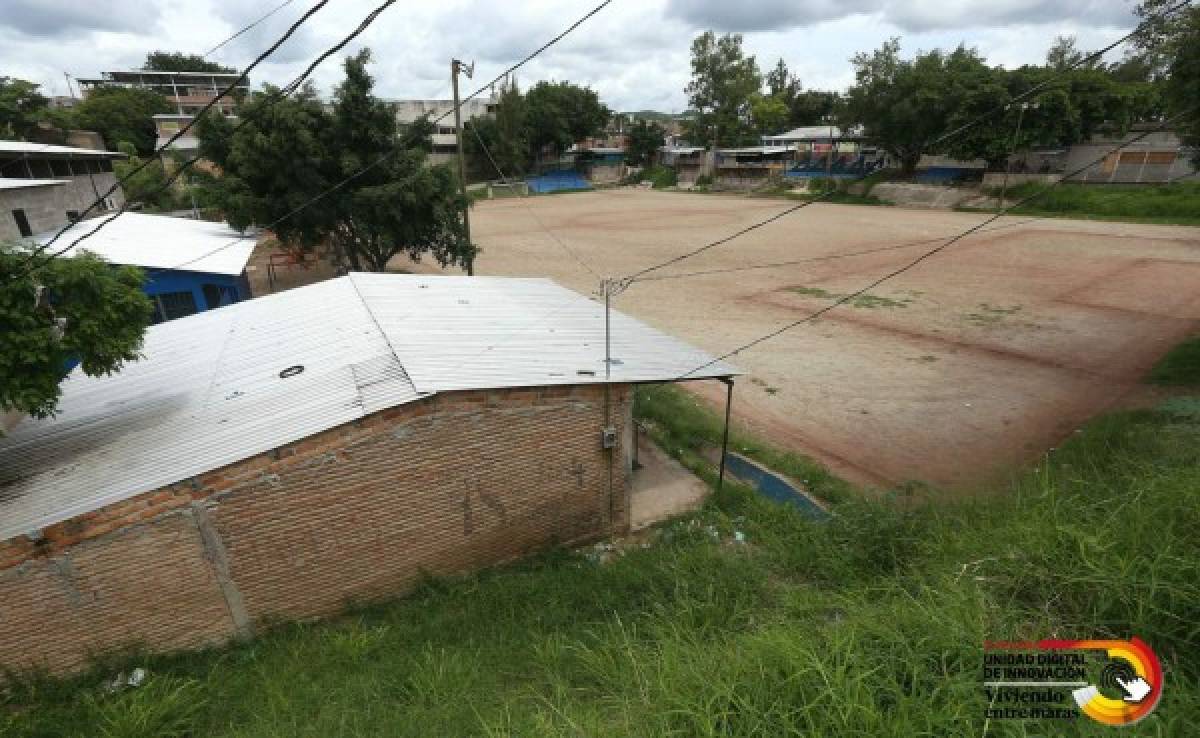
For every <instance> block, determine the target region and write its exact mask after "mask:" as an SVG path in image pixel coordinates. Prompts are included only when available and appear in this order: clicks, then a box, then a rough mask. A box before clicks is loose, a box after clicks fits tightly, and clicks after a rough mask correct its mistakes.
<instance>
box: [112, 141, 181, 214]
mask: <svg viewBox="0 0 1200 738" xmlns="http://www.w3.org/2000/svg"><path fill="white" fill-rule="evenodd" d="M117 148H118V149H119V150H120V151H122V152H123V153H125V154H126V155H128V157H129V158H128V159H126V160H125V161H118V162H115V163H114V164H113V171H114V173H115V174H116V175H117V179H119V180H121V189H122V190H123V191H124V192H125V199H126V200H128V201H130V202H137V203H141V204H142V205H143V206H145V207H147V208H149V209H151V210H172V209H174V207H175V205H176V201H177V198H176V195H175V192H173V191H172V190H171V188H170V187H168V186H167V172H166V168H165V167H164V166H163V162H162V159H159V158H157V157H156V158H154V159H153V160H152V161H151V162H150V163H149V164H148V165H147V166H146V167H145V168H143V169H141V170H140V171H137V172H136V174H135V173H134V172H135V170H137V168H138V167H139V166H141V165H142V163H143V162H144V161H145V159H143V158H142V157H140V156H138V155H137V151H136V150H135V149H134V148H133V144H131V143H129V142H127V141H126V142H122V143H121V144H120V145H118V147H117Z"/></svg>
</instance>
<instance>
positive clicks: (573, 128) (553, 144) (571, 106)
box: [525, 81, 612, 153]
mask: <svg viewBox="0 0 1200 738" xmlns="http://www.w3.org/2000/svg"><path fill="white" fill-rule="evenodd" d="M525 109H526V131H527V136H528V138H529V144H530V145H531V146H532V147H533V149H534V151H536V152H539V153H540V152H541V151H543V150H545V149H547V148H549V149H551V150H553V151H554V152H556V153H561V152H563V151H565V150H567V149H568V148H570V146H571V144H573V143H575V142H576V141H579V140H581V139H584V138H587V137H588V136H595V135H597V134H599V133H601V132H602V131H603V130H604V126H605V124H606V123H608V119H609V118H610V117H612V111H610V110H609V109H608V108H607V107H606V106H605V105H604V103H602V102H600V96H599V95H597V94H596V92H595V91H594V90H591V89H589V88H587V87H580V86H579V85H575V84H571V83H570V82H544V81H543V82H538V83H537V84H535V85H534V86H533V87H531V88H530V89H529V92H527V93H526V94H525Z"/></svg>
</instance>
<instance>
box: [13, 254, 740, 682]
mask: <svg viewBox="0 0 1200 738" xmlns="http://www.w3.org/2000/svg"><path fill="white" fill-rule="evenodd" d="M604 324H605V321H604V315H603V306H602V305H599V304H597V303H596V302H595V301H593V300H590V299H588V298H586V297H584V296H582V295H579V294H576V293H573V292H571V291H569V290H566V289H564V288H562V287H559V286H558V285H556V284H554V283H553V282H551V281H549V280H545V279H512V278H495V277H473V278H467V277H437V276H423V275H398V274H351V275H349V276H347V277H341V278H338V279H333V280H329V281H327V282H321V283H318V284H315V285H310V286H308V287H303V288H298V289H294V290H290V291H287V292H283V293H279V294H276V295H271V296H268V297H263V298H259V299H255V300H249V301H247V302H243V303H240V304H237V305H233V306H231V307H228V308H223V309H221V310H215V311H212V312H208V313H202V314H199V315H194V316H192V317H189V318H184V319H182V320H177V321H173V322H171V323H166V324H163V325H159V326H154V327H152V328H150V329H149V330H148V331H147V335H146V341H145V346H144V349H143V352H144V356H145V358H143V359H141V360H140V361H137V362H135V363H132V364H130V365H129V366H128V367H126V368H125V369H123V370H122V371H121V372H119V373H117V374H115V375H112V376H109V377H87V376H84V375H82V374H81V373H79V372H75V373H73V374H72V375H71V376H70V377H68V378H67V379H66V380H65V381H64V383H63V386H62V390H63V394H62V400H61V402H60V405H59V412H58V414H57V415H56V416H55V417H54V418H51V419H46V420H33V419H28V420H25V421H24V422H22V423H21V424H20V425H18V426H17V427H16V428H15V429H14V430H13V431H12V433H10V434H9V435H7V436H5V437H3V438H0V489H3V490H4V493H3V495H0V595H2V597H0V622H2V623H4V627H3V628H0V664H3V665H5V666H8V667H15V668H24V667H32V666H37V665H41V666H45V667H46V668H49V669H50V670H52V671H55V672H62V671H67V670H70V669H72V668H75V667H77V666H79V665H80V664H81V663H82V662H83V660H84V658H85V656H86V655H87V654H88V653H104V652H106V651H111V650H113V649H117V648H120V647H123V646H127V645H129V644H132V643H137V644H141V645H143V646H145V647H148V648H150V649H153V650H168V649H180V648H195V647H201V646H206V645H211V644H218V643H221V642H223V641H226V640H228V639H230V638H234V637H237V636H247V635H250V634H252V633H254V632H255V631H256V629H258V628H259V627H260V626H261V625H262V624H269V623H271V622H277V621H279V620H289V619H303V618H312V617H319V616H324V615H331V614H335V613H337V612H339V611H340V610H341V609H342V608H344V607H345V606H346V604H347V603H350V602H363V601H370V600H373V599H380V598H387V597H393V596H396V595H397V594H401V593H403V592H405V591H406V590H408V589H409V588H411V587H412V586H413V585H414V584H415V583H417V582H418V581H419V580H420V578H421V577H422V576H424V575H426V574H427V573H428V574H434V575H449V574H454V573H458V572H465V571H469V570H473V569H477V568H480V567H485V566H489V565H494V564H497V563H500V562H503V561H507V560H510V559H513V558H516V557H519V556H523V555H525V554H527V553H529V552H531V551H534V550H537V549H540V548H544V547H547V546H551V545H561V544H571V543H578V542H583V541H587V540H592V539H596V538H600V537H603V536H607V535H610V534H612V533H618V532H623V531H625V530H626V529H627V528H628V526H629V484H630V481H631V475H632V474H633V473H634V472H633V464H632V458H631V453H632V447H633V433H632V423H631V412H632V410H631V407H632V389H633V387H634V386H635V385H636V384H637V383H640V382H662V381H673V380H675V379H676V378H677V377H679V376H680V375H682V374H684V373H685V372H688V371H690V370H695V369H696V367H700V366H703V368H702V369H699V370H697V371H696V372H695V373H694V374H691V375H690V378H692V379H704V378H714V377H728V376H730V375H732V374H734V373H735V370H734V369H733V368H732V367H730V366H728V365H726V364H724V363H722V362H713V363H709V362H712V357H711V356H709V355H708V354H706V353H704V352H702V351H700V350H698V349H696V348H694V347H692V346H689V345H687V344H684V343H682V342H680V341H677V340H675V339H673V338H671V337H669V336H666V335H664V334H662V333H660V332H658V331H656V330H654V329H653V328H650V327H649V326H647V325H645V324H643V323H641V322H639V321H637V320H634V319H632V318H629V317H627V316H624V315H622V314H620V313H615V312H614V313H613V314H612V326H613V329H612V337H613V342H612V358H613V361H611V362H606V360H605V353H604V346H605V340H604V338H605V335H604Z"/></svg>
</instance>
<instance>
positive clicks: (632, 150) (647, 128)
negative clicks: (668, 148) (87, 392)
mask: <svg viewBox="0 0 1200 738" xmlns="http://www.w3.org/2000/svg"><path fill="white" fill-rule="evenodd" d="M666 138H667V131H666V129H665V128H663V127H662V126H661V125H659V124H658V123H656V122H654V121H647V120H642V119H640V118H639V119H638V120H635V121H634V122H633V125H631V126H630V127H629V150H628V151H627V152H626V155H625V159H626V161H628V162H629V163H630V164H632V165H633V166H635V167H640V166H645V165H647V164H650V163H651V162H653V161H654V157H655V155H656V154H657V153H658V148H659V147H660V146H662V145H663V144H664V143H665V142H666Z"/></svg>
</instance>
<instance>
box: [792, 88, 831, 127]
mask: <svg viewBox="0 0 1200 738" xmlns="http://www.w3.org/2000/svg"><path fill="white" fill-rule="evenodd" d="M841 104H842V96H841V95H839V94H838V93H836V92H826V91H824V90H804V91H803V92H800V93H798V94H797V95H796V96H795V97H793V98H792V101H791V105H790V106H789V108H790V115H789V117H788V122H789V123H790V124H791V125H793V126H816V125H821V124H822V123H825V122H826V121H828V120H829V119H830V118H833V117H836V116H837V114H838V111H839V110H840V109H841Z"/></svg>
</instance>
